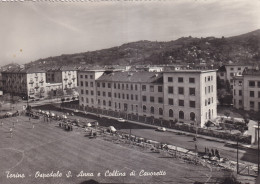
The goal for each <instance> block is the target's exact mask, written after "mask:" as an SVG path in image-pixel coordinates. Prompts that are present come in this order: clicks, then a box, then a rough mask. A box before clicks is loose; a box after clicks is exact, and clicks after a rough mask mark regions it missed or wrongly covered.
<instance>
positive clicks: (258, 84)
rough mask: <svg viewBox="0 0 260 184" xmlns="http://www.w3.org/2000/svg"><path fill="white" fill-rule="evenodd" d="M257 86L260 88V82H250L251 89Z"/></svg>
mask: <svg viewBox="0 0 260 184" xmlns="http://www.w3.org/2000/svg"><path fill="white" fill-rule="evenodd" d="M256 85H257V87H259V88H260V81H248V86H249V87H256Z"/></svg>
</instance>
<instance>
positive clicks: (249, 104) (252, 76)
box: [233, 67, 260, 111]
mask: <svg viewBox="0 0 260 184" xmlns="http://www.w3.org/2000/svg"><path fill="white" fill-rule="evenodd" d="M233 85H234V87H235V88H234V90H233V95H234V99H233V104H234V107H235V108H238V109H239V108H240V109H244V110H247V111H249V110H252V111H259V110H260V70H259V68H258V67H257V68H256V69H247V70H245V71H244V72H243V76H241V77H239V78H235V79H234V83H233Z"/></svg>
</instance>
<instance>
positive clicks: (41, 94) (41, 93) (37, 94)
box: [35, 87, 45, 98]
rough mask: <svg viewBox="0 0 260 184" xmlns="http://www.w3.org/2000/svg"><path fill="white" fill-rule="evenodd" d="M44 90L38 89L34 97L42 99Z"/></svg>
mask: <svg viewBox="0 0 260 184" xmlns="http://www.w3.org/2000/svg"><path fill="white" fill-rule="evenodd" d="M44 92H45V90H44V88H43V87H41V88H40V91H39V92H38V93H36V94H35V96H36V97H37V98H42V97H43V94H44Z"/></svg>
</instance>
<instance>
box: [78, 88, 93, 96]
mask: <svg viewBox="0 0 260 184" xmlns="http://www.w3.org/2000/svg"><path fill="white" fill-rule="evenodd" d="M85 92H86V95H89V90H86V91H85ZM81 94H82V95H84V90H83V89H82V90H81ZM90 95H94V91H93V90H90Z"/></svg>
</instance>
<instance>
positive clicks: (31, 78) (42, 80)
mask: <svg viewBox="0 0 260 184" xmlns="http://www.w3.org/2000/svg"><path fill="white" fill-rule="evenodd" d="M2 82H3V91H4V93H11V94H13V95H19V96H22V97H27V95H28V96H29V97H34V96H37V95H38V96H43V97H44V96H45V94H46V90H45V88H46V73H45V71H44V70H41V69H37V68H29V69H18V68H16V69H10V70H7V71H3V72H2Z"/></svg>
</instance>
